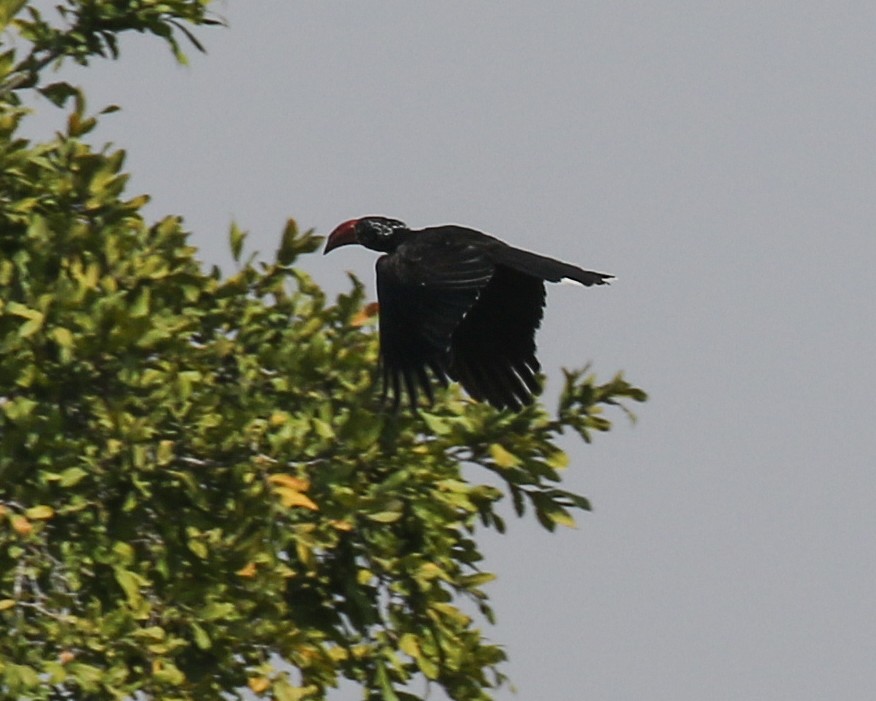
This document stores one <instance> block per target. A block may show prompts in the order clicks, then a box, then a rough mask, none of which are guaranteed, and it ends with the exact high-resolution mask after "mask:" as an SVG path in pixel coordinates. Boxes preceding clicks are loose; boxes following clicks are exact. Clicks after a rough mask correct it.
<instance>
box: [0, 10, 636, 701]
mask: <svg viewBox="0 0 876 701" xmlns="http://www.w3.org/2000/svg"><path fill="white" fill-rule="evenodd" d="M24 5H25V4H24V3H21V2H8V1H6V2H2V0H0V20H2V21H3V22H6V23H7V24H8V23H9V22H12V23H13V24H14V26H16V27H17V28H18V31H20V32H22V33H23V34H24V35H25V36H26V37H27V38H28V39H29V40H30V41H32V42H33V46H34V52H37V54H39V52H43V54H40V55H48V54H50V53H55V54H58V55H59V56H60V55H64V56H69V57H72V58H74V59H75V60H79V61H82V62H85V61H86V60H87V59H88V57H90V56H93V55H102V54H107V53H108V54H110V55H114V54H115V53H116V51H117V47H116V44H115V39H114V37H115V35H116V34H117V33H118V32H119V31H121V30H123V29H131V28H133V29H140V30H141V31H152V32H153V33H155V34H157V35H159V36H161V37H163V38H165V39H168V37H169V36H170V34H169V33H170V31H171V29H172V28H173V27H174V26H175V25H174V22H175V21H176V20H177V19H179V20H185V21H189V22H191V23H194V24H199V23H204V21H205V16H204V14H203V9H204V3H202V2H183V1H178V2H151V1H148V0H139V1H135V0H130V1H129V2H75V3H74V2H68V3H67V4H66V6H65V7H66V8H67V9H66V10H65V12H66V13H67V17H68V19H69V20H70V27H72V28H68V29H67V30H64V31H62V30H60V29H59V30H50V29H47V28H46V27H45V26H42V25H40V24H39V23H40V22H42V20H41V19H40V18H39V16H38V15H35V13H34V11H33V9H32V8H30V7H24ZM18 11H26V12H25V17H26V19H23V20H20V19H13V17H14V16H15V14H16V12H18ZM147 20H148V21H147ZM35 23H36V24H35ZM77 27H78V28H79V29H76V28H77ZM83 27H85V29H82V28H83ZM89 28H90V29H89ZM95 28H97V29H95ZM56 31H57V32H61V34H62V35H63V36H61V35H57V34H53V32H56ZM90 32H91V33H90ZM78 34H82V37H79V36H78ZM168 40H169V39H168ZM59 52H60V53H59ZM37 54H32V55H37ZM38 64H39V61H36V62H35V63H31V64H30V67H25V68H18V69H13V70H11V71H9V72H8V73H7V77H9V76H12V77H13V78H14V77H15V76H21V75H25V74H26V75H31V72H34V71H35V73H34V75H33V76H32V78H33V81H32V82H33V84H34V85H35V86H37V87H38V89H40V90H42V91H43V93H44V94H46V95H48V96H50V97H53V98H54V99H55V102H56V103H57V104H60V105H64V104H67V102H68V100H69V99H70V98H72V100H73V105H72V108H70V112H69V116H68V120H67V130H66V132H65V133H62V134H57V135H55V137H54V138H53V139H51V140H47V141H45V142H43V143H36V144H34V143H30V142H28V141H27V140H25V139H23V138H20V137H18V136H17V128H18V125H19V124H20V122H21V120H22V119H24V118H25V117H26V112H25V111H24V110H23V109H22V108H21V107H20V106H19V104H18V100H17V98H16V97H15V96H14V90H18V89H19V88H21V87H22V86H24V83H19V84H18V85H13V86H12V89H5V91H4V92H3V95H4V102H3V103H2V104H0V357H2V358H3V362H2V364H0V630H3V635H2V636H0V694H2V696H4V697H6V698H19V699H62V698H90V699H91V698H93V699H121V698H129V697H131V696H132V695H134V694H136V693H138V692H139V693H140V694H142V695H145V697H148V698H160V699H167V700H172V699H208V698H219V697H220V695H222V694H226V695H230V697H239V695H240V693H241V691H240V690H241V689H243V688H245V687H248V688H249V689H250V690H251V691H252V692H254V693H256V694H257V695H260V696H262V695H263V696H265V697H268V696H270V697H273V698H276V699H279V700H280V701H292V700H295V699H316V698H321V697H323V696H324V695H325V693H326V690H327V689H328V688H330V687H332V686H334V685H336V684H337V682H338V680H339V679H340V678H346V679H350V680H355V681H357V682H359V683H360V684H361V685H362V687H363V689H364V690H365V695H366V698H368V699H387V700H389V701H392V700H394V699H399V700H400V701H405V700H407V701H410V700H411V699H418V698H420V697H421V696H420V695H419V694H418V693H415V692H414V689H415V688H416V687H415V686H412V684H413V683H414V682H417V681H418V680H427V681H428V682H429V683H431V684H436V685H438V686H440V687H442V688H443V689H444V690H445V691H446V693H447V694H448V695H449V696H450V697H451V698H453V699H457V700H459V701H463V700H465V701H468V700H475V699H489V698H491V696H490V690H491V689H492V688H494V687H495V686H497V685H498V684H500V683H501V682H502V680H503V676H502V674H501V672H500V671H499V668H498V665H499V663H501V662H502V660H503V659H504V654H503V652H502V650H501V648H500V647H499V646H497V645H495V644H493V643H491V642H490V641H489V640H488V639H487V638H486V636H485V635H484V633H483V632H482V630H481V629H480V628H479V625H480V623H479V622H478V621H477V620H475V619H473V618H472V617H471V616H470V615H469V614H467V613H464V611H463V609H465V610H467V611H471V610H473V608H472V604H473V605H474V608H476V609H477V610H479V611H480V613H481V614H482V615H483V616H484V618H485V619H486V620H487V621H492V620H493V613H492V611H491V609H490V607H489V602H488V598H487V594H486V592H485V591H484V589H483V586H484V585H485V584H486V583H488V582H489V581H490V580H491V579H492V575H491V574H490V573H488V572H485V571H483V570H482V568H481V560H482V556H481V554H480V552H479V550H478V547H477V543H476V540H475V535H476V528H477V527H478V525H479V524H481V525H482V526H486V527H492V528H496V529H499V530H500V531H501V530H503V529H504V524H503V522H502V519H501V518H500V516H499V515H498V513H497V504H498V502H499V500H500V499H501V498H503V496H504V494H505V493H506V492H504V491H503V490H500V489H498V488H496V487H493V486H488V485H485V484H478V483H477V482H472V481H469V480H467V479H465V478H464V477H463V475H462V470H463V468H464V467H465V466H467V465H478V466H480V467H481V468H483V469H486V470H488V471H491V472H492V473H495V475H498V477H499V478H500V483H501V484H504V485H505V487H506V490H507V494H510V496H511V498H512V500H513V504H514V507H515V509H516V511H517V513H518V514H523V513H524V512H525V510H526V509H527V508H530V509H531V510H532V512H533V513H534V514H535V516H536V518H537V519H538V521H539V522H540V523H541V524H542V525H543V526H544V527H545V528H548V529H551V530H552V529H553V528H555V526H556V525H571V524H572V523H573V520H572V518H573V517H572V512H573V511H574V510H575V509H587V508H588V503H587V501H586V499H584V498H583V497H581V496H578V495H575V494H572V493H570V492H567V491H564V490H562V489H560V488H559V486H558V485H559V483H560V475H561V471H562V469H563V468H564V467H565V465H566V463H567V458H566V456H565V455H564V454H563V453H562V451H561V450H560V449H559V448H558V447H557V445H556V440H557V438H558V436H559V434H560V433H562V432H563V431H564V430H565V429H567V428H571V429H573V430H574V431H576V432H578V433H579V434H580V435H581V436H582V437H583V438H584V439H585V440H590V437H591V433H592V432H593V431H605V430H608V429H609V428H610V423H609V421H608V420H607V419H606V418H605V417H604V416H603V415H602V413H601V408H602V406H606V405H608V406H610V405H613V404H617V403H618V402H619V401H621V400H624V399H628V400H634V401H641V400H643V399H644V398H645V395H644V393H642V392H641V390H638V389H636V388H634V387H632V386H631V385H629V384H628V383H626V381H624V380H623V379H622V378H621V377H620V376H618V377H616V378H615V379H614V380H612V381H611V382H609V383H607V384H603V385H598V384H597V383H596V381H595V379H594V378H593V377H592V376H590V375H586V376H585V375H584V374H582V373H567V375H566V387H565V391H564V393H563V396H562V399H561V401H560V406H559V411H558V413H557V415H556V416H551V415H549V414H548V413H546V411H545V410H544V408H543V407H541V406H532V407H528V408H527V409H525V410H524V411H522V412H520V413H519V414H512V413H506V412H497V411H495V410H493V409H492V408H490V407H488V406H484V405H480V404H476V403H473V402H471V401H469V400H467V399H465V398H463V397H461V396H460V395H459V393H458V392H456V391H455V390H452V389H451V390H450V391H447V392H444V393H442V394H441V395H440V396H439V399H438V401H437V402H436V404H435V405H434V406H433V407H431V408H430V409H429V410H428V411H425V410H424V411H422V412H420V413H419V414H416V415H414V414H411V413H409V412H402V413H400V414H398V415H393V414H390V413H387V412H385V411H383V410H382V409H381V407H380V405H379V403H378V399H377V393H376V392H375V391H374V368H375V366H376V364H377V345H376V343H377V341H376V336H375V334H374V324H375V318H374V310H373V307H371V306H368V305H366V304H365V301H366V300H365V299H364V294H363V287H362V285H361V284H360V283H359V281H358V280H356V279H355V278H352V277H351V279H350V289H349V291H348V292H346V293H345V294H342V295H340V296H338V297H337V298H336V299H334V300H329V299H327V298H326V296H325V294H324V293H323V291H322V290H321V289H320V288H319V287H318V286H317V285H315V284H314V282H313V281H312V280H311V278H310V277H309V276H308V275H307V274H306V273H305V272H304V271H303V269H301V268H300V267H295V266H296V265H297V264H298V262H299V259H300V258H301V257H302V256H306V254H308V253H310V252H312V251H314V250H315V249H316V248H317V247H318V246H319V244H320V237H318V236H315V235H314V234H313V233H312V232H300V231H299V230H298V228H297V227H296V225H295V223H294V222H292V221H290V222H289V224H288V225H287V227H286V229H285V231H284V232H283V235H282V238H281V242H280V245H279V247H278V250H277V252H276V255H275V257H274V260H273V261H272V262H257V261H256V260H255V259H254V257H253V258H250V259H249V260H248V261H245V262H242V263H240V261H241V260H242V259H243V251H244V248H245V234H244V233H243V232H242V231H241V230H240V229H239V228H238V227H236V226H233V227H232V230H231V235H230V246H231V249H232V253H233V255H234V257H235V259H236V260H237V261H238V262H239V269H238V270H237V272H236V273H235V274H233V275H231V276H229V277H223V276H222V275H221V274H220V273H219V272H218V271H217V270H215V269H214V270H212V271H207V270H205V269H204V268H203V266H202V265H201V263H200V261H199V260H198V259H197V257H196V251H195V249H194V248H193V247H192V246H190V245H189V243H188V236H187V233H186V232H185V231H184V230H183V228H182V226H181V222H180V220H179V219H178V218H176V217H167V218H165V219H163V220H161V221H159V222H157V223H154V224H149V223H147V222H146V221H145V219H144V218H143V216H142V214H141V208H142V207H143V205H144V204H145V203H146V201H147V198H146V197H145V196H136V197H130V196H128V195H126V193H125V184H126V180H127V176H126V174H125V173H124V172H123V170H122V166H123V162H124V153H123V152H122V151H119V150H111V149H108V148H104V149H101V150H95V149H94V148H93V147H92V146H90V145H89V144H88V143H87V142H86V141H85V138H86V137H87V136H88V135H89V133H90V132H91V131H92V130H93V128H94V127H95V126H96V124H97V122H96V117H95V116H93V115H89V114H88V113H87V112H86V107H85V101H84V98H83V97H82V96H81V94H79V92H78V91H77V90H76V89H75V88H73V87H72V86H68V85H66V84H60V85H58V84H56V86H54V87H52V86H45V87H43V86H42V85H41V84H40V83H39V80H38V77H37V74H38V73H39V71H40V70H41V69H42V68H43V67H44V65H45V64H43V66H39V65H38ZM8 65H12V64H11V63H9V64H8ZM19 65H22V64H19ZM5 85H6V88H9V86H10V83H9V82H7V83H6V84H5Z"/></svg>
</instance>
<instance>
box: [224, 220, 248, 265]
mask: <svg viewBox="0 0 876 701" xmlns="http://www.w3.org/2000/svg"><path fill="white" fill-rule="evenodd" d="M246 236H247V233H246V232H245V231H244V230H243V229H241V228H240V227H239V226H237V222H232V223H231V229H230V230H229V232H228V240H229V242H230V244H231V257H232V258H234V262H235V263H239V262H240V256H241V254H242V253H243V244H244V242H245V241H246Z"/></svg>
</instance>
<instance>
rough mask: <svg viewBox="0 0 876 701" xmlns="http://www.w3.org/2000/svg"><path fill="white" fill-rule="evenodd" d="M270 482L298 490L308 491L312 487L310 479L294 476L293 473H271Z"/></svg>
mask: <svg viewBox="0 0 876 701" xmlns="http://www.w3.org/2000/svg"><path fill="white" fill-rule="evenodd" d="M268 482H270V483H271V484H277V485H280V486H281V487H288V488H289V489H294V490H295V491H296V492H306V491H307V490H308V489H310V482H309V481H308V480H306V479H301V478H300V477H293V476H292V475H271V476H270V477H268Z"/></svg>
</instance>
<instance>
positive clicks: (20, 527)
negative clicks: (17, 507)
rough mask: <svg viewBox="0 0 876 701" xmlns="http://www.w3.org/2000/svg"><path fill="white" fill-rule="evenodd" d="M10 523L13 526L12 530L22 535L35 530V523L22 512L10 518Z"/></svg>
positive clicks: (27, 534)
mask: <svg viewBox="0 0 876 701" xmlns="http://www.w3.org/2000/svg"><path fill="white" fill-rule="evenodd" d="M9 524H10V525H11V526H12V530H13V531H15V532H16V533H18V535H20V536H29V535H30V534H31V533H32V532H33V524H32V523H31V522H30V521H28V520H27V519H26V518H25V517H24V516H21V515H20V514H16V515H15V516H13V517H12V518H10V519H9Z"/></svg>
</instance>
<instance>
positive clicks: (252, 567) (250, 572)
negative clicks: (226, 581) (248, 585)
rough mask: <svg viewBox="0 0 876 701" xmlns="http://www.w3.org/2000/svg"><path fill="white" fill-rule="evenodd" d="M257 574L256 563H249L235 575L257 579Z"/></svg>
mask: <svg viewBox="0 0 876 701" xmlns="http://www.w3.org/2000/svg"><path fill="white" fill-rule="evenodd" d="M255 573H256V564H255V563H254V562H247V563H246V564H245V565H244V566H243V567H241V568H240V569H239V570H237V572H235V573H234V574H236V575H239V576H241V577H255Z"/></svg>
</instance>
